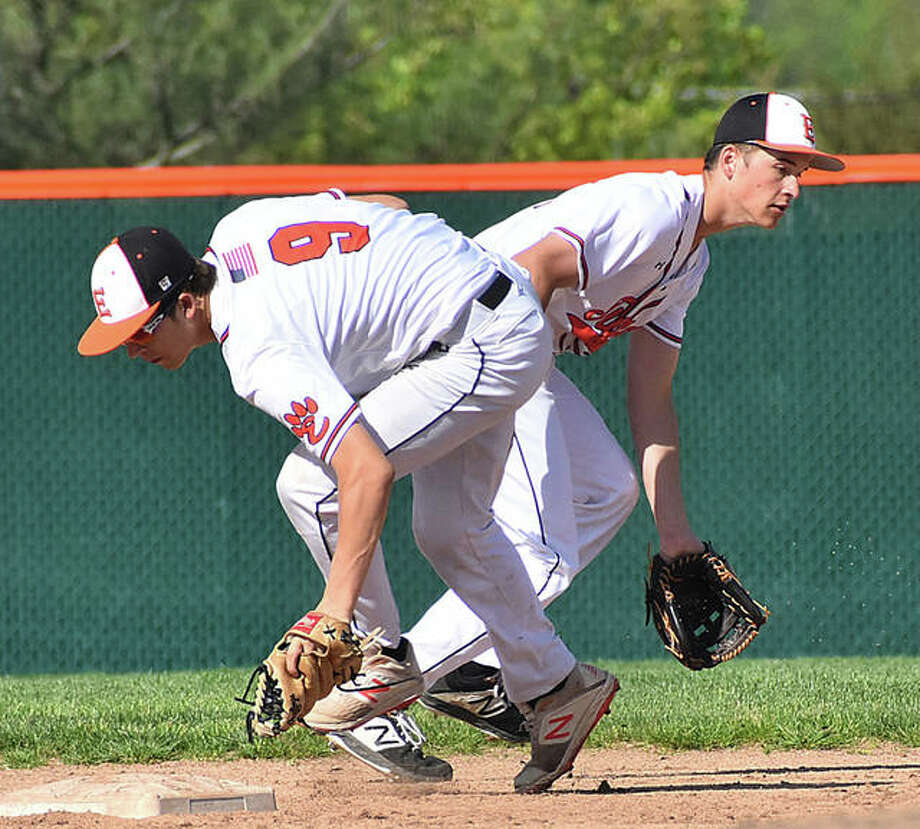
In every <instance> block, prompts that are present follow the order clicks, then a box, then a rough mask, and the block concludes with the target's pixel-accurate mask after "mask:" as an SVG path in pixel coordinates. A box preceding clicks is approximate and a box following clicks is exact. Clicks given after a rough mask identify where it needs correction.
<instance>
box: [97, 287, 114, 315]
mask: <svg viewBox="0 0 920 829" xmlns="http://www.w3.org/2000/svg"><path fill="white" fill-rule="evenodd" d="M93 302H95V303H96V313H97V314H99V316H100V317H110V316H112V312H111V311H110V310H109V309H108V308H106V307H105V288H94V289H93Z"/></svg>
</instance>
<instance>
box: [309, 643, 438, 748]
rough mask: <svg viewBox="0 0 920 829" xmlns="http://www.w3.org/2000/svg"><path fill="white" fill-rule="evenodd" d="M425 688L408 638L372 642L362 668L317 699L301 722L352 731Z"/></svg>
mask: <svg viewBox="0 0 920 829" xmlns="http://www.w3.org/2000/svg"><path fill="white" fill-rule="evenodd" d="M424 690H425V684H424V681H423V680H422V672H421V670H420V669H419V666H418V662H417V661H416V659H415V652H414V651H413V650H412V644H411V643H410V642H409V640H408V639H405V638H403V639H400V640H399V646H398V647H396V648H387V647H382V646H381V645H379V644H377V643H375V644H373V645H371V646H370V647H368V649H367V650H366V651H365V652H364V661H363V662H362V663H361V672H360V673H359V674H357V676H355V678H354V679H353V680H350V681H349V682H345V683H343V684H342V685H339V686H338V687H336V688H333V689H332V693H331V694H329V696H327V697H324V698H323V699H321V700H320V701H319V702H317V703H316V705H314V706H313V708H312V709H311V710H310V712H309V713H308V714H307V715H306V716H305V717H304V722H305V723H306V724H307V725H308V726H309V727H310V728H312V729H313V730H314V731H319V732H321V733H327V732H329V731H351V730H352V729H353V728H357V727H358V726H359V725H363V724H364V723H366V722H367V721H368V720H370V719H372V718H374V717H379V716H381V715H383V714H386V713H387V712H388V711H392V710H393V709H394V708H401V707H405V706H408V705H409V704H410V703H412V702H414V701H415V700H416V699H418V697H419V696H420V695H421V693H422V691H424Z"/></svg>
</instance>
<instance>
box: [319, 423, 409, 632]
mask: <svg viewBox="0 0 920 829" xmlns="http://www.w3.org/2000/svg"><path fill="white" fill-rule="evenodd" d="M332 468H333V470H334V471H335V475H336V483H337V485H338V490H339V497H338V500H339V534H338V540H337V542H336V545H335V551H334V552H333V555H332V565H331V567H330V569H329V578H328V579H327V581H326V590H325V592H324V593H323V598H322V601H321V602H320V603H319V605H318V606H317V609H318V610H320V611H322V612H323V613H327V614H328V615H330V616H335V617H336V618H337V619H350V618H351V616H352V613H354V609H355V604H356V603H357V601H358V596H359V595H360V593H361V588H362V587H363V585H364V578H365V576H366V575H367V571H368V570H369V569H370V566H371V559H372V558H373V556H374V550H375V549H376V546H377V542H378V541H379V540H380V533H381V532H383V524H384V521H386V515H387V508H388V506H389V503H390V491H391V490H392V488H393V481H394V478H395V472H394V469H393V464H391V463H390V461H389V460H388V459H387V457H386V456H385V455H384V454H383V452H382V451H381V450H380V448H379V447H378V445H377V443H376V441H375V440H374V439H373V438H372V437H371V435H370V434H369V433H368V431H367V430H366V429H365V428H364V426H362V425H361V424H360V423H356V424H354V425H353V426H352V427H351V429H349V430H348V434H346V435H345V437H344V438H343V439H342V442H341V444H339V448H338V449H337V450H336V452H335V455H333V456H332Z"/></svg>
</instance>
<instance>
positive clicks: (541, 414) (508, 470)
mask: <svg viewBox="0 0 920 829" xmlns="http://www.w3.org/2000/svg"><path fill="white" fill-rule="evenodd" d="M638 498H639V486H638V482H637V480H636V475H635V472H634V470H633V465H632V463H631V462H630V460H629V457H628V456H627V455H626V453H625V452H624V451H623V449H622V448H621V447H620V444H619V443H618V442H617V440H616V438H615V437H614V436H613V435H612V434H611V433H610V431H609V430H608V428H607V425H606V424H605V423H604V420H603V418H602V417H601V416H600V414H598V412H597V410H596V409H595V408H594V407H593V406H592V405H591V403H590V402H589V401H588V400H587V398H585V397H584V395H582V394H581V392H580V391H578V389H577V388H576V386H575V384H574V383H572V381H571V380H569V379H568V378H567V377H566V376H565V375H564V374H563V373H562V372H561V371H559V370H558V369H556V368H554V369H553V370H552V372H551V373H550V375H549V377H548V378H547V381H546V382H545V383H544V384H543V385H542V386H541V387H540V388H539V389H538V390H537V392H536V393H535V394H534V396H533V397H532V398H531V399H530V400H528V401H527V403H525V404H524V405H523V406H522V407H521V408H520V409H518V410H517V412H516V413H515V417H514V442H513V445H512V449H511V453H510V455H509V457H508V463H507V465H506V467H505V474H504V477H503V478H502V481H501V485H500V486H499V489H498V493H497V495H496V497H495V501H494V503H493V505H492V509H493V512H494V514H495V518H496V519H497V520H498V522H499V524H501V526H502V527H503V528H504V530H505V532H506V533H507V535H508V537H509V538H511V540H512V541H513V542H514V545H515V547H516V549H517V551H518V554H519V555H520V557H521V561H522V562H523V564H524V566H525V568H526V569H527V573H528V575H529V576H530V579H531V582H532V583H533V586H534V589H535V591H536V593H537V595H538V597H539V599H540V601H541V602H542V603H543V605H544V606H545V605H547V604H549V603H550V602H551V601H552V600H553V599H555V598H556V597H557V596H559V595H560V594H561V593H562V592H563V591H564V590H565V589H566V588H567V587H568V586H569V584H570V583H571V580H572V578H573V577H574V576H575V574H576V573H579V572H580V571H581V570H583V569H584V568H585V567H587V565H588V564H589V563H590V562H591V561H592V560H593V559H594V558H595V557H596V556H597V555H598V554H599V553H600V552H601V550H603V549H604V547H606V546H607V543H608V542H609V541H610V539H611V538H613V536H614V535H615V534H616V532H617V530H619V529H620V527H621V526H622V525H623V523H624V522H625V521H626V519H627V517H628V516H629V514H630V513H631V512H632V510H633V507H635V505H636V502H637V500H638ZM406 637H407V638H408V639H409V640H410V641H411V642H412V646H413V648H414V649H415V654H416V657H417V658H418V661H419V665H420V666H421V668H422V671H423V672H424V675H425V684H426V687H430V686H431V685H432V684H434V682H435V681H436V680H437V679H438V678H440V677H441V676H443V675H444V674H446V673H449V672H450V671H452V670H453V669H454V668H457V667H458V666H460V665H462V664H464V663H465V662H468V661H470V660H471V659H475V660H476V661H477V662H480V663H482V664H487V665H495V666H498V665H499V661H498V660H497V659H496V656H495V653H494V651H493V650H490V648H491V642H490V639H489V633H488V630H487V629H486V627H485V626H484V625H483V623H482V622H481V621H480V620H479V619H477V618H476V616H475V614H474V613H472V612H471V611H470V608H469V607H467V606H466V605H465V604H464V603H463V602H462V601H461V600H460V599H459V598H458V597H457V595H456V594H454V593H452V592H450V591H448V592H447V593H445V594H444V595H443V596H442V597H441V598H440V599H439V600H438V601H437V602H435V604H433V605H432V606H431V607H430V608H429V609H428V611H427V612H426V613H425V614H424V615H423V616H422V618H421V619H420V620H419V621H418V623H417V624H416V625H415V626H414V627H413V628H412V630H410V631H409V633H407V634H406Z"/></svg>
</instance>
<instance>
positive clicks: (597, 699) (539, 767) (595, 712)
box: [514, 662, 620, 794]
mask: <svg viewBox="0 0 920 829" xmlns="http://www.w3.org/2000/svg"><path fill="white" fill-rule="evenodd" d="M619 689H620V683H619V682H618V681H617V678H616V677H615V676H613V675H612V674H608V673H607V672H606V671H602V670H601V669H600V668H596V667H594V665H588V664H586V663H584V662H579V663H578V664H577V665H576V666H575V668H574V670H573V671H572V673H570V674H569V675H568V677H567V678H566V680H565V683H564V684H563V685H562V687H561V688H559V690H557V691H551V692H550V693H548V694H546V695H544V696H542V697H540V698H539V699H538V700H537V702H536V704H534V705H532V706H531V705H529V704H527V703H520V704H519V706H518V707H519V708H520V709H521V711H522V712H523V713H524V716H525V717H526V718H527V721H528V722H529V723H530V745H531V750H530V761H529V762H528V763H527V765H526V766H524V768H523V769H521V771H520V773H519V774H518V775H517V777H515V778H514V790H515V791H516V792H520V793H522V794H535V793H537V792H543V791H546V789H548V788H549V787H550V786H551V785H552V784H553V781H554V780H556V778H558V777H561V776H562V775H563V774H565V773H566V772H567V771H569V770H570V769H571V768H572V765H573V763H574V762H575V756H576V755H577V754H578V752H579V751H580V750H581V747H582V745H584V742H585V740H587V739H588V735H589V734H590V733H591V730H592V729H593V728H594V726H595V725H597V723H598V721H599V720H600V718H601V717H603V716H604V714H606V713H608V712H609V711H610V703H611V701H612V700H613V697H614V694H616V692H617V691H618V690H619Z"/></svg>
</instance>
